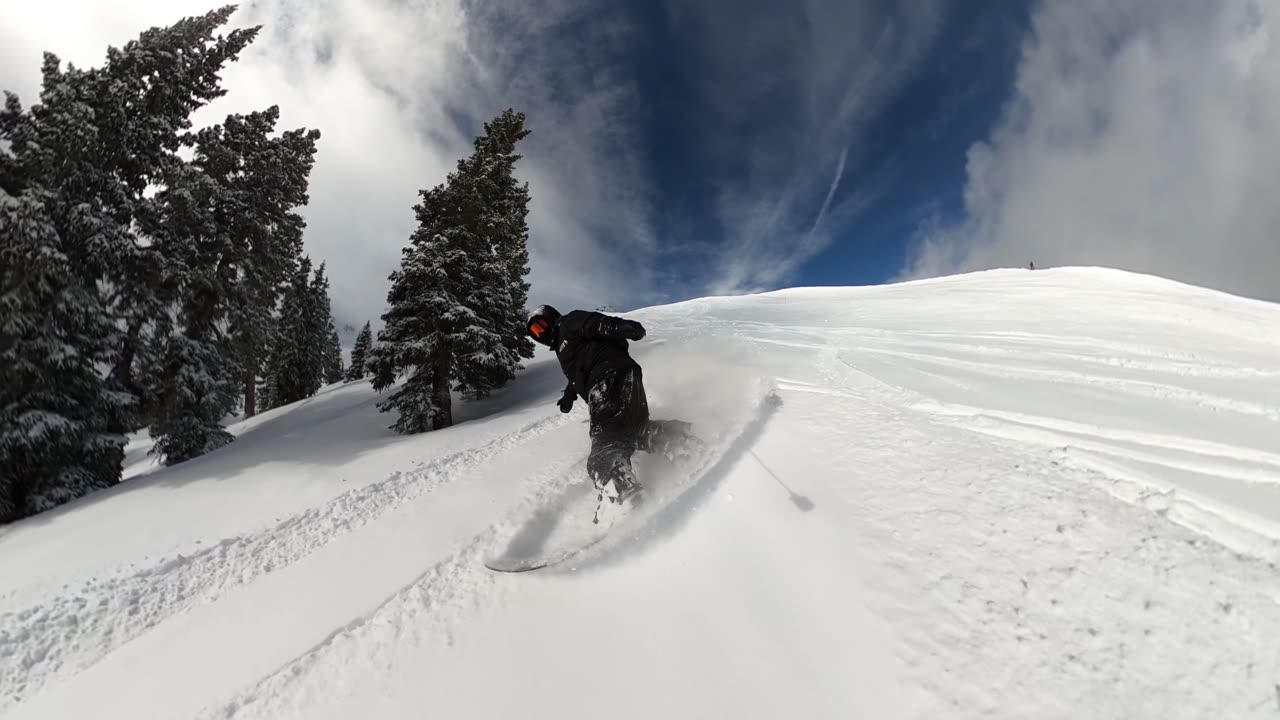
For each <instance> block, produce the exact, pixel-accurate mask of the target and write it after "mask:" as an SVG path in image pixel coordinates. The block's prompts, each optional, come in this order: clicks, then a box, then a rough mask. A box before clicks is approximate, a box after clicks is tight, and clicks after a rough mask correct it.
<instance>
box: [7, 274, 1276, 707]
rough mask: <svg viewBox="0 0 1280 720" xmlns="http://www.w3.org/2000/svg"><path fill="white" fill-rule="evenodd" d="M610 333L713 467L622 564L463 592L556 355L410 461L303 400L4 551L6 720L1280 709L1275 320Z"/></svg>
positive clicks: (1110, 295)
mask: <svg viewBox="0 0 1280 720" xmlns="http://www.w3.org/2000/svg"><path fill="white" fill-rule="evenodd" d="M632 317H635V318H637V319H639V320H641V321H642V322H644V323H645V325H646V327H647V328H648V329H649V337H648V338H647V339H646V340H644V341H642V342H640V343H636V344H635V345H634V353H635V355H636V357H637V358H639V359H640V360H641V362H642V363H643V364H644V366H645V382H646V385H647V386H648V389H649V392H650V396H651V397H650V404H651V408H652V411H653V414H654V416H656V417H681V418H685V419H690V420H692V421H693V422H695V424H696V425H697V426H698V427H699V428H701V429H702V431H703V432H706V433H708V434H710V435H714V436H716V437H717V438H719V439H721V440H723V443H722V445H721V446H722V447H723V448H725V450H724V454H723V456H722V457H721V458H720V461H719V462H718V463H716V464H714V465H713V466H712V467H711V468H710V469H709V470H708V471H707V472H705V473H703V474H701V475H698V476H697V477H696V478H693V485H692V490H691V491H690V492H687V493H685V494H683V495H680V496H678V497H676V498H674V499H673V500H672V502H671V503H670V504H669V505H667V506H665V507H663V508H662V509H661V511H660V512H659V514H658V515H657V516H656V517H655V518H654V520H653V522H652V523H651V524H650V525H648V526H646V530H647V532H646V533H645V534H644V535H643V536H641V537H640V538H638V539H637V540H636V541H634V542H631V543H627V544H623V545H619V546H614V547H609V548H607V549H604V550H602V551H600V552H599V553H597V554H596V555H594V556H591V557H589V558H588V559H587V560H585V561H583V562H580V563H575V564H573V565H571V566H566V567H563V568H558V569H548V570H546V571H539V572H534V573H528V574H520V575H511V574H496V573H493V572H490V571H489V570H487V569H485V568H484V567H483V565H482V561H483V560H484V559H485V558H487V557H490V556H491V555H493V554H494V553H496V552H498V551H499V550H500V549H501V548H503V547H504V546H505V545H506V543H507V541H508V540H509V539H511V537H512V536H513V535H514V534H515V533H516V532H517V531H518V530H519V528H520V526H521V522H522V521H524V520H525V519H527V518H528V517H529V516H530V515H531V514H532V513H533V512H534V511H535V509H536V508H537V507H538V505H539V503H540V502H542V501H544V500H546V499H547V498H550V497H552V496H554V495H555V494H556V493H557V491H559V490H560V489H562V488H563V487H564V485H565V484H566V482H567V479H566V474H567V473H569V472H570V470H571V469H572V468H574V467H575V466H577V467H580V463H581V461H582V459H583V457H584V456H585V454H586V450H587V447H588V438H587V434H586V425H585V424H584V422H585V420H586V408H585V407H584V406H583V404H582V403H578V404H577V406H576V407H575V408H574V410H573V412H572V413H571V414H569V415H562V414H560V413H559V411H558V410H557V409H556V407H555V404H554V403H555V400H556V399H557V398H558V397H559V393H560V390H561V388H562V387H563V379H562V377H561V376H560V375H559V370H558V368H557V367H556V366H555V364H554V361H553V360H552V359H551V358H549V357H547V356H544V355H540V356H539V358H538V359H537V360H536V361H535V362H533V363H532V364H531V365H530V367H529V369H528V370H526V371H525V372H524V373H523V374H522V375H521V377H520V378H519V380H518V381H517V382H516V383H515V384H514V385H513V386H511V387H509V388H508V389H506V390H504V391H503V392H502V393H501V394H499V395H498V396H496V397H494V398H491V399H489V400H487V401H485V402H484V403H481V404H476V405H466V404H464V405H461V406H459V408H460V410H461V419H464V420H465V422H462V423H461V424H460V425H458V426H456V427H454V428H451V429H449V430H445V431H441V432H437V433H428V434H424V435H419V436H411V437H403V436H398V435H396V434H395V433H393V432H391V431H390V430H387V429H386V426H387V425H389V424H390V422H391V419H390V418H388V417H387V416H386V415H383V414H380V413H378V412H377V410H376V408H375V407H374V404H375V403H376V402H377V399H378V396H377V395H376V394H375V393H373V392H372V390H370V389H369V387H368V384H367V383H353V384H349V385H342V386H335V387H331V388H328V389H326V390H324V391H322V393H321V394H320V395H318V396H316V397H314V398H312V399H310V400H308V401H305V402H302V403H299V404H297V405H296V406H291V407H286V408H281V409H278V410H275V411H272V412H269V413H266V414H264V415H262V416H259V417H257V418H254V419H252V420H249V421H246V422H243V423H240V424H239V425H238V426H236V427H235V428H234V431H235V432H236V434H237V435H238V436H239V438H238V440H237V442H235V443H234V444H232V445H231V446H228V447H227V448H225V449H223V450H221V451H218V452H216V453H213V454H211V455H209V456H206V457H203V458H200V459H197V460H194V461H191V462H189V463H187V464H184V465H181V466H178V467H176V468H172V469H156V468H154V467H152V466H151V464H150V461H149V460H148V459H147V458H146V456H145V450H146V448H145V442H143V441H139V442H138V443H136V444H135V446H133V447H132V448H131V454H130V461H131V462H132V463H134V464H133V466H132V467H131V469H130V472H129V475H131V479H130V480H129V481H127V482H126V483H124V484H123V485H121V486H120V487H118V488H116V489H114V490H113V491H111V492H107V493H102V494H99V495H97V496H93V497H90V498H87V499H85V500H83V501H80V502H78V503H74V504H72V505H70V506H67V507H64V508H60V509H59V510H57V511H54V512H50V513H47V514H45V515H41V516H37V517H35V518H32V519H30V520H27V521H24V522H21V523H18V524H17V525H14V526H11V527H6V528H0V579H2V581H0V717H3V718H12V719H13V720H18V719H20V718H21V719H24V720H25V719H26V718H50V719H52V718H89V717H92V718H129V719H130V720H141V719H143V718H307V719H308V720H311V719H318V718H335V719H336V718H344V719H346V718H421V717H439V718H480V719H485V718H611V719H612V718H618V719H626V718H713V717H714V718H746V717H751V718H793V717H794V718H849V717H865V718H941V717H945V718H969V717H1001V718H1081V717H1088V718H1237V719H1238V718H1275V717H1276V716H1277V714H1278V713H1280V687H1278V686H1277V683H1280V572H1278V571H1277V569H1276V567H1275V565H1274V564H1273V563H1274V562H1275V561H1276V560H1277V559H1280V306H1276V305H1273V304H1267V303H1262V302H1256V301H1251V300H1244V299H1240V298H1236V297H1232V296H1228V295H1224V294H1220V293H1216V292H1211V291H1207V290H1203V289H1199V288H1195V287H1189V286H1185V285H1180V284H1176V283H1172V282H1169V281H1166V280H1162V279H1159V278H1153V277H1149V276H1142V275H1134V274H1128V273H1122V272H1118V271H1110V270H1101V269H1088V268H1073V269H1059V270H1038V271H1034V272H1032V271H1021V270H1002V271H991V272H984V273H975V274H970V275H964V276H959V277H952V278H943V279H937V280H929V281H922V282H915V283H909V284H902V285H894V286H884V287H869V288H839V289H837V288H821V289H819V288H814V289H796V290H787V291H780V292H775V293H769V294H764V295H757V296H752V297H736V298H709V299H702V300H697V301H691V302H685V303H680V304H676V305H670V306H665V307H658V308H650V309H647V310H644V311H641V312H637V313H634V314H633V315H632ZM638 467H639V468H640V472H641V479H642V481H643V480H644V479H645V477H646V471H649V472H650V473H652V474H653V476H656V475H658V474H660V473H661V472H662V470H661V468H660V466H659V465H658V464H656V462H650V460H649V459H648V458H641V460H640V463H639V465H638Z"/></svg>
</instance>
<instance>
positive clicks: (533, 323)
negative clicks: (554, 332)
mask: <svg viewBox="0 0 1280 720" xmlns="http://www.w3.org/2000/svg"><path fill="white" fill-rule="evenodd" d="M550 329H551V323H549V322H547V319H546V318H534V319H532V320H530V321H529V334H530V335H532V336H534V337H535V338H537V339H539V340H541V339H542V336H543V335H544V334H546V332H547V331H548V330H550Z"/></svg>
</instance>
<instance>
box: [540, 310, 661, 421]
mask: <svg viewBox="0 0 1280 720" xmlns="http://www.w3.org/2000/svg"><path fill="white" fill-rule="evenodd" d="M642 337H644V328H643V327H641V326H640V323H638V322H636V321H634V320H627V319H624V318H618V317H613V316H611V315H604V314H602V313H598V312H590V311H587V310H574V311H572V312H569V313H566V314H565V315H564V316H563V317H561V318H560V324H559V325H558V326H557V327H556V335H555V340H554V341H553V345H552V347H553V348H554V349H555V351H556V357H557V358H558V359H559V360H560V369H561V370H563V371H564V376H565V377H566V378H568V379H569V386H568V387H566V388H565V389H564V392H565V396H566V397H567V396H569V395H571V394H576V395H577V396H578V397H581V398H582V399H583V400H586V399H587V393H589V392H590V391H591V385H592V384H593V383H595V382H596V381H597V380H599V379H600V376H602V375H604V373H606V372H608V371H609V370H615V369H618V368H629V367H634V368H639V367H640V364H639V363H637V362H636V361H635V360H633V359H632V358H631V355H630V354H629V353H628V352H627V339H628V338H630V339H632V340H639V339H640V338H642Z"/></svg>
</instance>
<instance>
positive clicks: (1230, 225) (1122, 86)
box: [903, 0, 1280, 299]
mask: <svg viewBox="0 0 1280 720" xmlns="http://www.w3.org/2000/svg"><path fill="white" fill-rule="evenodd" d="M1277 127H1280V6H1277V5H1276V4H1275V3H1269V2H1258V1H1255V0H1221V1H1219V2H1211V3H1205V2H1192V1H1181V0H1179V1H1174V2H1141V1H1139V0H1128V1H1123V2H1117V1H1116V0H1081V1H1079V2H1072V3H1045V4H1044V5H1043V6H1041V7H1040V8H1039V9H1038V11H1037V13H1036V14H1035V16H1034V19H1033V26H1032V32H1031V35H1030V37H1029V38H1028V41H1027V43H1026V45H1025V49H1024V53H1023V57H1022V60H1021V64H1020V67H1019V70H1018V79H1017V83H1016V87H1015V96H1014V98H1013V100H1012V102H1011V103H1010V105H1009V106H1008V108H1007V112H1006V113H1005V115H1004V118H1003V120H1002V121H1001V123H1000V124H999V126H998V127H997V128H996V129H995V131H994V132H993V133H992V135H991V137H990V139H989V140H988V141H987V142H983V143H979V144H977V145H975V146H974V147H973V148H972V149H971V151H970V153H969V160H968V182H967V186H966V189H965V208H966V217H965V218H964V220H963V221H962V222H960V223H959V224H956V225H950V226H944V227H941V228H936V227H935V228H933V229H931V230H930V231H928V232H926V233H924V234H923V235H922V237H921V242H920V244H919V247H918V248H917V249H916V252H915V253H914V255H913V257H912V259H911V262H910V264H909V266H908V267H907V268H906V269H905V270H904V273H903V277H920V276H928V275H937V274H944V273H951V272H956V271H964V270H973V269H982V268H989V267H998V266H1025V265H1026V264H1027V263H1028V262H1029V261H1034V262H1035V263H1036V265H1037V266H1049V265H1062V264H1098V265H1108V266H1115V267H1121V268H1126V269H1132V270H1137V271H1142V272H1152V273H1156V274H1160V275H1165V276H1169V277H1173V278H1176V279H1180V280H1184V281H1188V282H1193V283H1197V284H1202V285H1207V286H1211V287H1216V288H1220V289H1225V290H1228V291H1232V292H1237V293H1241V294H1246V295H1253V296H1258V297H1265V298H1271V299H1280V285H1277V283H1276V278H1277V277H1278V276H1280V240H1277V237H1278V236H1277V228H1280V203H1277V202H1276V201H1275V196H1276V188H1277V187H1280V133H1277V131H1276V128H1277Z"/></svg>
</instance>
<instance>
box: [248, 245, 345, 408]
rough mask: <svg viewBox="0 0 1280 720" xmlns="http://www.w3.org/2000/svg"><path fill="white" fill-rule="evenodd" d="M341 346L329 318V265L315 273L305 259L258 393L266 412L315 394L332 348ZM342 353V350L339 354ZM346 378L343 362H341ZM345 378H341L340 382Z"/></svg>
mask: <svg viewBox="0 0 1280 720" xmlns="http://www.w3.org/2000/svg"><path fill="white" fill-rule="evenodd" d="M336 342H337V333H336V331H334V330H333V317H332V314H331V313H330V312H329V280H328V278H326V277H325V268H324V264H323V263H321V264H320V266H319V267H317V268H315V270H314V273H313V271H312V265H311V258H309V257H304V258H303V259H302V261H301V262H300V263H299V264H298V269H297V271H296V272H295V273H294V276H293V282H292V283H291V284H290V287H289V289H288V290H287V291H286V292H285V294H284V298H283V300H282V301H281V304H280V317H279V320H278V321H277V324H276V334H275V338H274V343H273V345H272V348H271V354H270V357H269V359H268V361H267V372H266V376H265V378H264V380H263V383H262V385H261V386H259V388H258V393H259V400H260V401H262V402H263V403H264V404H263V405H262V407H263V409H269V408H272V407H279V406H281V405H288V404H289V403H292V402H297V401H299V400H303V399H305V398H309V397H311V396H312V395H315V394H316V391H317V390H319V389H320V386H321V385H323V384H324V383H325V378H326V376H327V374H328V371H329V369H330V368H328V367H327V362H328V360H327V359H326V358H327V357H328V355H329V351H328V350H327V349H326V348H327V347H328V346H330V345H331V343H336ZM339 352H341V350H340V349H339ZM338 370H339V372H341V356H340V355H339V357H338ZM340 379H341V376H340V375H339V380H340Z"/></svg>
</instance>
